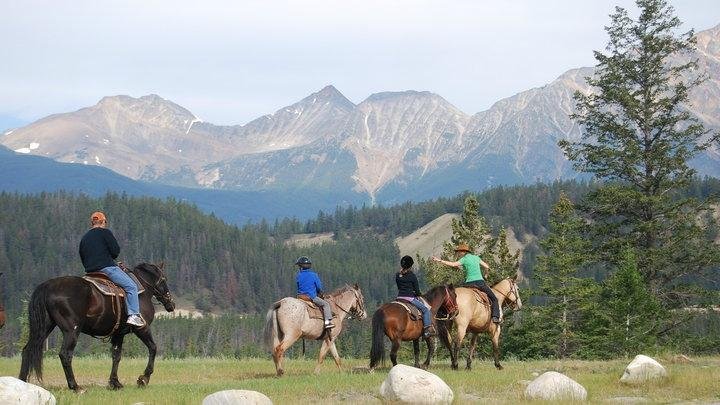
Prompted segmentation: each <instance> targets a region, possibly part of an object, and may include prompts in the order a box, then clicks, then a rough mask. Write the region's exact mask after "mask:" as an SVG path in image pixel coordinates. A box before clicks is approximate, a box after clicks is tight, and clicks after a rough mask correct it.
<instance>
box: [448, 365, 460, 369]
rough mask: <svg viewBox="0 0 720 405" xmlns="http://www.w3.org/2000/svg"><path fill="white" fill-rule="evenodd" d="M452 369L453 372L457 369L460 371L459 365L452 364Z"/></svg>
mask: <svg viewBox="0 0 720 405" xmlns="http://www.w3.org/2000/svg"><path fill="white" fill-rule="evenodd" d="M450 368H451V369H453V370H457V369H458V365H457V364H452V365H450Z"/></svg>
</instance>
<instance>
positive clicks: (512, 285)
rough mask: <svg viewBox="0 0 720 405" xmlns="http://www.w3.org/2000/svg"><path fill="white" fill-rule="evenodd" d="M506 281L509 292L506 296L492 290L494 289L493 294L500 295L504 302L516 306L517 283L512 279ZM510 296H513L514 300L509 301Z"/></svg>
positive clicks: (518, 295) (517, 295) (517, 296)
mask: <svg viewBox="0 0 720 405" xmlns="http://www.w3.org/2000/svg"><path fill="white" fill-rule="evenodd" d="M506 280H508V281H509V282H510V291H509V292H508V293H507V294H504V293H502V292H500V291H498V290H494V289H493V292H496V293H498V294H500V295H502V296H503V297H505V301H504V302H512V303H513V304H514V305H515V306H517V300H518V298H519V297H520V294H519V293H518V287H517V282H515V280H513V279H512V278H507V279H506ZM510 295H514V296H515V300H512V301H511V300H510Z"/></svg>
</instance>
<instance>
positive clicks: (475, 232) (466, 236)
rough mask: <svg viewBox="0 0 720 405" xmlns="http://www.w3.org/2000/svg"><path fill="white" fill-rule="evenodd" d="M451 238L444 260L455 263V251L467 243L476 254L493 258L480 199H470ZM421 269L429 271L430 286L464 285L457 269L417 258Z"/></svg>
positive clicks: (491, 243) (456, 223)
mask: <svg viewBox="0 0 720 405" xmlns="http://www.w3.org/2000/svg"><path fill="white" fill-rule="evenodd" d="M451 226H452V237H451V238H450V241H449V242H445V243H444V244H443V253H442V259H444V260H452V261H455V260H456V256H455V247H456V246H457V245H458V244H460V243H466V244H467V245H468V246H470V248H471V249H473V251H476V252H477V251H482V254H481V256H482V257H490V256H492V250H491V247H492V246H494V244H495V242H494V240H493V238H492V237H491V236H490V227H489V226H488V224H487V221H485V218H483V217H482V215H480V203H479V202H478V200H477V197H475V196H474V195H470V196H468V197H467V198H466V199H465V205H464V207H463V212H462V215H461V216H460V219H459V220H457V219H453V220H452V223H451ZM418 262H419V263H420V266H421V268H424V269H427V282H428V284H429V285H431V286H434V285H440V284H447V283H453V284H456V285H457V284H461V283H463V282H464V281H465V276H464V274H463V272H462V271H461V270H459V269H457V268H454V267H448V266H445V265H442V264H440V263H435V262H433V261H431V260H427V259H425V258H418Z"/></svg>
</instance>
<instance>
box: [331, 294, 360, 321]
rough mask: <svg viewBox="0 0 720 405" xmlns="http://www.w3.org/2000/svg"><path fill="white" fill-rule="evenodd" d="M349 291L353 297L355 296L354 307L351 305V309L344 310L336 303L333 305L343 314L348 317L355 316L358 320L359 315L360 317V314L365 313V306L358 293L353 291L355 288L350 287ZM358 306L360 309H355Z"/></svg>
mask: <svg viewBox="0 0 720 405" xmlns="http://www.w3.org/2000/svg"><path fill="white" fill-rule="evenodd" d="M350 289H351V290H352V292H353V295H354V296H355V302H356V305H353V306H352V307H350V309H345V308H343V307H342V306H341V305H340V304H338V303H337V302H335V305H336V306H337V307H338V308H340V309H341V310H342V311H343V312H345V313H346V314H348V315H354V316H357V317H358V318H360V317H361V315H362V313H363V312H365V305H364V304H363V299H362V297H361V296H360V295H359V294H360V292H359V291H358V290H357V289H355V288H353V287H350ZM358 306H359V307H360V308H357V307H358Z"/></svg>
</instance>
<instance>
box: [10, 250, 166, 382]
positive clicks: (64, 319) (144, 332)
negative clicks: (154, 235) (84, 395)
mask: <svg viewBox="0 0 720 405" xmlns="http://www.w3.org/2000/svg"><path fill="white" fill-rule="evenodd" d="M131 272H132V273H133V274H135V276H136V277H137V278H138V280H139V281H140V283H141V284H142V287H143V288H145V291H144V292H142V293H140V312H141V313H142V316H143V318H145V322H147V325H146V326H144V327H142V328H137V327H134V326H130V325H128V324H126V323H125V320H126V319H127V314H126V312H125V308H124V307H121V308H120V311H121V320H120V325H119V327H117V328H116V322H117V317H116V315H115V312H114V311H113V301H112V299H111V297H109V296H106V295H102V294H101V293H100V292H99V291H98V290H97V288H95V287H94V286H93V285H92V284H91V283H90V282H89V281H87V280H84V279H83V278H82V277H72V276H69V277H57V278H53V279H50V280H48V281H45V282H44V283H42V284H40V285H39V286H37V288H35V291H33V294H32V297H31V298H30V304H29V305H28V312H29V315H30V316H29V318H30V322H29V323H30V337H29V339H28V342H27V344H26V345H25V347H24V348H23V351H22V366H21V367H20V379H21V380H23V381H27V378H28V374H30V373H31V372H33V373H35V376H36V377H37V378H38V380H40V381H42V358H43V342H44V341H45V339H46V338H47V336H48V335H49V334H50V332H52V330H53V329H55V326H58V327H59V328H60V330H61V331H62V334H63V343H62V348H61V349H60V361H61V363H62V366H63V370H64V371H65V378H66V379H67V383H68V387H69V388H70V389H71V390H74V391H76V392H82V390H81V389H80V387H78V385H77V382H75V375H74V374H73V370H72V357H73V351H74V350H75V345H76V344H77V340H78V336H79V335H80V333H81V332H82V333H85V334H88V335H91V336H110V342H111V343H112V359H113V364H112V371H111V372H110V380H109V381H108V388H111V389H120V388H122V387H123V385H122V384H121V383H120V381H119V380H118V377H117V369H118V363H120V357H121V355H122V344H123V339H124V338H125V335H126V334H128V333H130V332H132V333H135V335H137V337H138V338H140V340H142V342H143V343H144V344H145V346H147V348H148V352H149V357H148V364H147V367H146V368H145V373H144V374H143V375H141V376H140V377H138V379H137V384H138V385H139V386H146V385H147V384H149V383H150V375H151V374H152V373H153V367H154V363H155V353H156V352H157V348H156V346H155V342H154V341H153V337H152V334H151V332H150V323H151V322H152V321H153V319H154V318H155V308H154V306H153V303H152V297H153V296H154V297H156V298H157V299H158V300H159V301H160V302H161V303H162V304H163V306H164V307H165V309H166V310H167V311H169V312H171V311H173V310H174V309H175V302H174V301H173V299H172V296H171V295H170V291H169V290H168V286H167V281H166V278H165V273H164V272H163V265H162V264H160V265H159V266H158V265H155V264H151V263H141V264H138V265H137V266H135V268H133V269H132V270H131ZM115 311H117V309H116V310H115Z"/></svg>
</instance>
